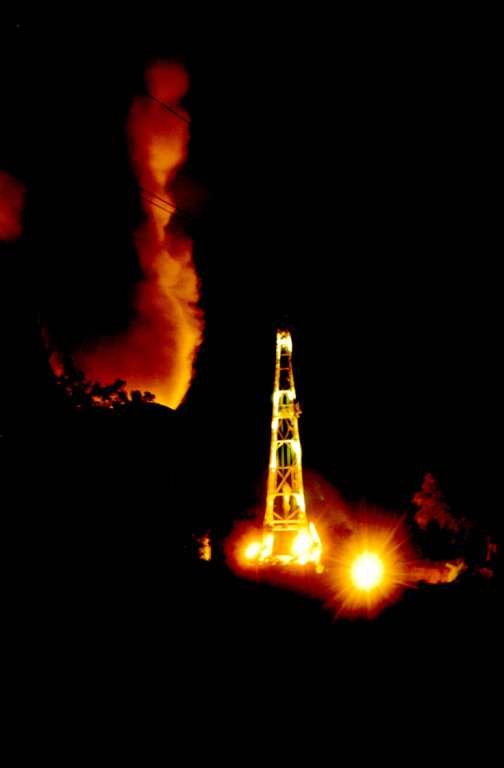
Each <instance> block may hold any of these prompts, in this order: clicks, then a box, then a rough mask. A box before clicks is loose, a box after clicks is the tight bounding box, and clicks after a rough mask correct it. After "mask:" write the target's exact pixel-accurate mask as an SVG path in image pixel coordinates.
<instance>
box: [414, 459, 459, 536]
mask: <svg viewBox="0 0 504 768" xmlns="http://www.w3.org/2000/svg"><path fill="white" fill-rule="evenodd" d="M412 502H413V504H415V505H416V506H417V507H418V512H415V522H416V523H417V525H418V526H419V528H421V529H422V530H423V531H425V530H426V529H427V526H428V525H429V522H430V521H431V520H435V521H436V522H437V523H438V525H439V526H440V528H446V527H449V525H450V523H451V521H453V520H455V518H454V517H453V515H450V513H449V512H448V510H449V509H450V507H449V506H448V504H446V502H444V501H443V492H442V491H441V489H440V487H439V485H438V483H437V480H435V478H434V477H433V476H432V474H431V473H430V472H428V473H427V474H426V475H425V477H424V481H423V483H422V488H421V490H420V491H418V493H415V495H414V496H413V499H412Z"/></svg>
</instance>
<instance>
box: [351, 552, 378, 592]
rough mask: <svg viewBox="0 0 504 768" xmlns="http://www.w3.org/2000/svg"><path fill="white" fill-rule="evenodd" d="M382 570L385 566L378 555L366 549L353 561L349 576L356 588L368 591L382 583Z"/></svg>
mask: <svg viewBox="0 0 504 768" xmlns="http://www.w3.org/2000/svg"><path fill="white" fill-rule="evenodd" d="M384 571H385V567H384V565H383V561H382V559H381V558H380V556H379V555H377V554H376V552H368V551H367V549H366V550H365V551H364V552H363V553H362V554H361V555H359V556H358V557H356V558H355V560H354V561H353V563H352V567H351V568H350V578H351V580H352V582H353V584H354V586H355V587H356V588H357V589H362V590H364V591H365V592H370V591H371V590H372V589H374V588H375V587H377V586H378V585H379V584H381V583H382V581H383V575H384Z"/></svg>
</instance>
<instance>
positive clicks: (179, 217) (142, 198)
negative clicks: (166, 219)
mask: <svg viewBox="0 0 504 768" xmlns="http://www.w3.org/2000/svg"><path fill="white" fill-rule="evenodd" d="M139 197H140V200H145V202H146V203H150V204H151V205H154V206H156V208H160V209H161V210H162V211H164V212H165V213H169V214H170V216H175V217H176V218H177V219H181V220H182V221H185V222H186V223H187V221H188V220H187V219H185V218H184V217H183V216H180V214H178V213H175V211H169V210H167V209H166V208H163V206H162V205H158V204H157V203H155V202H154V200H149V198H147V197H144V196H143V195H139Z"/></svg>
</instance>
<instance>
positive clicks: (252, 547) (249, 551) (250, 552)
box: [245, 541, 261, 560]
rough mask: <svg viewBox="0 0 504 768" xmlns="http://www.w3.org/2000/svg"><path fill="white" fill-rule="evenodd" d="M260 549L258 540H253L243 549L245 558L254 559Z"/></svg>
mask: <svg viewBox="0 0 504 768" xmlns="http://www.w3.org/2000/svg"><path fill="white" fill-rule="evenodd" d="M260 551H261V545H260V544H259V542H258V541H253V542H252V543H251V544H249V545H248V547H247V548H246V550H245V557H246V559H247V560H254V558H256V557H257V555H258V554H259V552H260Z"/></svg>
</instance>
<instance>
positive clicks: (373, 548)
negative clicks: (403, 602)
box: [327, 515, 412, 618]
mask: <svg viewBox="0 0 504 768" xmlns="http://www.w3.org/2000/svg"><path fill="white" fill-rule="evenodd" d="M404 520H405V516H403V517H401V518H399V519H397V518H396V517H393V516H391V515H383V516H374V517H371V516H368V517H363V518H361V519H360V520H358V521H357V523H356V525H355V527H354V530H353V534H352V535H351V536H350V537H349V538H348V539H347V540H345V541H343V542H341V546H340V548H339V549H338V551H337V552H336V554H335V555H334V556H333V558H331V562H330V563H328V565H329V567H328V569H327V571H328V574H330V576H331V580H332V589H333V597H332V599H331V600H330V602H331V603H332V602H334V603H335V604H336V606H337V616H340V615H342V616H345V617H347V618H357V617H358V616H362V615H366V616H367V617H368V618H374V616H376V615H377V614H378V613H380V612H381V611H382V610H383V608H384V607H385V606H386V605H389V604H391V603H395V602H396V601H397V600H398V599H399V597H400V595H401V594H402V592H403V590H404V588H405V587H407V586H409V585H410V584H411V579H410V574H409V564H410V563H411V561H412V553H411V550H410V544H409V537H408V535H407V534H406V531H405V529H404V527H403V524H404Z"/></svg>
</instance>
